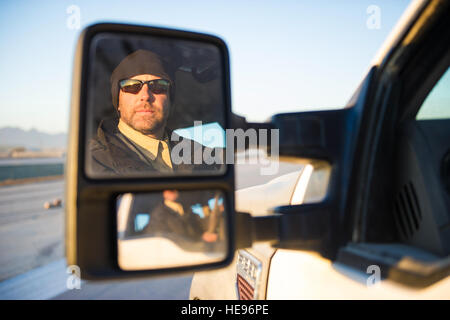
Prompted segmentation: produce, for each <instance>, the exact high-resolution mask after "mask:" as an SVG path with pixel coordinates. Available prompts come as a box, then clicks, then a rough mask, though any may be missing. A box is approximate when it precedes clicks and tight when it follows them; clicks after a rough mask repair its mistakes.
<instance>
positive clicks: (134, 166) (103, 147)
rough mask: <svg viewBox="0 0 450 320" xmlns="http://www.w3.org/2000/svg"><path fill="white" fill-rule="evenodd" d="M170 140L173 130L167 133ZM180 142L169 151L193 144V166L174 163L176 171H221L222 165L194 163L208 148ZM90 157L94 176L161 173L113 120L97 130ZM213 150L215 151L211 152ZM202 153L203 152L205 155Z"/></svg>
mask: <svg viewBox="0 0 450 320" xmlns="http://www.w3.org/2000/svg"><path fill="white" fill-rule="evenodd" d="M166 131H167V134H168V137H169V139H170V137H171V135H172V131H170V130H166ZM178 140H179V141H178V142H177V141H171V140H169V145H170V148H171V149H172V148H173V147H174V146H176V145H177V144H178V143H181V142H183V143H191V150H192V154H191V163H190V164H185V163H181V164H178V165H177V164H174V163H173V170H174V171H175V172H178V173H182V174H191V173H196V172H199V171H209V172H211V171H215V170H220V169H221V167H222V166H223V165H221V164H215V163H214V164H212V165H207V164H206V163H202V164H194V154H195V151H196V150H198V149H199V148H201V150H202V152H203V151H204V150H205V149H207V148H206V147H205V146H203V145H201V144H200V143H197V142H195V141H192V140H189V139H185V138H180V139H178ZM88 149H89V155H88V163H87V167H88V172H89V173H90V174H91V175H94V176H97V175H100V176H103V175H119V176H124V175H127V176H130V175H139V174H142V173H145V172H152V173H155V174H158V171H157V170H156V169H155V168H154V167H153V166H152V165H151V162H150V163H149V161H148V159H147V160H146V159H145V157H144V156H143V155H142V153H141V152H139V150H138V149H137V148H136V147H134V145H133V143H132V142H131V141H130V140H129V139H128V138H126V137H125V136H124V135H122V134H120V132H119V129H118V128H117V122H115V121H113V120H103V121H102V122H101V123H100V125H99V127H98V130H97V136H96V137H95V138H93V139H91V141H90V142H89V147H88ZM209 151H212V149H209ZM215 152H221V150H220V149H218V148H217V149H214V151H212V153H209V154H212V156H214V155H215ZM202 154H203V153H202Z"/></svg>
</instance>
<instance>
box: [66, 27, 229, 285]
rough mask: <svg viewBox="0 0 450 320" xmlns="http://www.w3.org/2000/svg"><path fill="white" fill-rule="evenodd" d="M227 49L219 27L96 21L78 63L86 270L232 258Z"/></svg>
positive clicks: (76, 242)
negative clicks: (215, 32)
mask: <svg viewBox="0 0 450 320" xmlns="http://www.w3.org/2000/svg"><path fill="white" fill-rule="evenodd" d="M230 101H231V99H230V76H229V57H228V50H227V47H226V45H225V43H224V42H223V41H222V40H221V39H219V38H217V37H214V36H210V35H205V34H198V33H191V32H184V31H177V30H169V29H160V28H150V27H143V26H131V25H122V24H97V25H93V26H90V27H88V28H87V29H85V30H84V31H83V33H82V34H81V36H80V39H79V42H78V46H77V52H76V57H75V63H74V74H73V88H72V106H71V124H70V142H69V151H68V157H67V172H66V174H67V183H66V202H67V205H66V257H67V262H68V264H69V265H77V266H79V267H80V269H81V275H82V277H83V278H84V279H111V278H118V277H120V278H123V277H139V276H146V275H151V274H162V273H171V272H183V271H194V270H200V269H205V268H213V267H221V266H225V265H227V264H229V263H230V262H231V261H232V258H233V254H234V250H235V242H234V239H235V235H234V227H233V226H234V215H233V211H234V167H233V164H227V163H226V161H225V157H226V156H227V155H226V152H225V145H224V144H225V140H224V132H225V130H224V129H225V128H230V127H231V124H230V122H231V103H230Z"/></svg>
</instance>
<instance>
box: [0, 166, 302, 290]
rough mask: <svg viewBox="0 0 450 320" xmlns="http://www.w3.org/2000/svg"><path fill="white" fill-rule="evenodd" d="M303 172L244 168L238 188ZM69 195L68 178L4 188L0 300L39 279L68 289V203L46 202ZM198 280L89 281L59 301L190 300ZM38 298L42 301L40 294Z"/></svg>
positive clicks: (1, 195) (0, 220)
mask: <svg viewBox="0 0 450 320" xmlns="http://www.w3.org/2000/svg"><path fill="white" fill-rule="evenodd" d="M299 168H300V166H298V165H291V164H281V165H280V167H279V170H278V171H277V173H276V174H275V175H270V176H265V175H262V174H261V170H260V169H261V168H260V166H259V165H257V164H238V165H237V166H236V187H237V189H241V188H245V187H250V186H253V185H258V184H262V183H265V182H268V181H270V180H271V179H274V178H275V177H277V176H279V175H282V174H284V173H288V172H292V171H294V170H299ZM63 194H64V181H63V180H56V181H47V182H38V183H30V184H25V185H15V186H4V187H0V281H1V282H0V299H1V298H2V292H10V293H11V292H12V291H14V290H15V292H16V294H15V295H11V294H10V295H9V296H8V297H10V298H11V297H12V298H13V299H17V298H19V299H20V298H21V292H24V294H25V293H26V290H29V289H27V288H28V287H26V286H27V285H28V286H29V285H30V284H29V283H30V281H37V283H38V284H39V288H40V290H41V291H45V288H46V285H48V286H49V288H50V287H51V286H53V287H55V284H54V283H50V282H55V281H58V286H59V287H62V286H65V283H62V282H65V280H66V278H67V275H65V274H64V272H65V270H64V267H65V262H64V214H63V210H64V209H63V206H64V202H63V203H62V206H61V207H59V208H51V209H45V208H44V203H45V202H46V201H52V200H54V199H58V198H59V199H63ZM55 270H56V271H55ZM56 273H58V277H57V278H55V277H56V276H55V274H56ZM192 276H193V275H192V274H185V275H182V276H177V277H170V278H152V279H141V280H132V281H114V282H89V281H83V282H82V284H81V290H69V291H66V292H63V293H60V294H57V295H56V296H54V297H53V298H54V299H188V297H189V287H190V284H191V281H192ZM55 279H58V280H55ZM39 281H40V282H39ZM47 282H48V283H47ZM59 282H61V283H59ZM2 284H3V285H4V286H3V287H4V289H3V291H2V290H1V287H2ZM18 286H19V287H20V286H22V289H21V288H18ZM12 289H14V290H12ZM50 291H51V290H50ZM50 291H49V292H50ZM55 292H57V291H55ZM3 294H4V293H3ZM44 296H45V295H44ZM33 297H34V296H33ZM36 297H37V298H38V299H39V295H36ZM3 298H4V297H3ZM47 298H52V297H45V299H47Z"/></svg>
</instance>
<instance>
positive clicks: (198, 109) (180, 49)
mask: <svg viewBox="0 0 450 320" xmlns="http://www.w3.org/2000/svg"><path fill="white" fill-rule="evenodd" d="M89 54H90V59H89V61H90V64H89V67H88V68H89V73H88V74H89V76H88V83H86V86H87V96H86V112H85V120H86V124H87V125H86V130H87V132H86V135H85V137H86V141H85V150H86V152H85V164H86V165H85V172H86V174H87V176H88V177H90V178H94V179H95V178H120V177H143V176H173V175H180V176H182V175H193V174H194V175H202V174H206V175H215V174H217V175H219V174H223V173H224V172H225V168H226V166H225V165H224V162H225V161H224V158H225V154H224V153H225V152H224V150H225V148H224V147H225V134H224V133H225V131H224V128H225V126H226V124H225V114H226V106H225V103H226V102H225V101H224V99H225V96H226V95H225V93H224V92H225V91H224V90H225V85H224V83H225V81H224V79H223V78H224V73H225V72H224V71H223V70H222V68H223V67H224V63H223V59H224V58H223V56H222V52H221V50H220V48H219V47H216V46H215V45H213V44H210V43H206V42H198V41H187V40H180V39H176V38H164V37H155V36H148V35H136V34H112V33H99V34H97V35H96V36H95V37H94V39H93V41H92V45H91V47H90V53H89Z"/></svg>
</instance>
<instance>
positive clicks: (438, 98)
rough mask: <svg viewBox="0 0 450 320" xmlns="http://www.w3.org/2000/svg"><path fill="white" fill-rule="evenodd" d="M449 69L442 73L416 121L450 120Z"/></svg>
mask: <svg viewBox="0 0 450 320" xmlns="http://www.w3.org/2000/svg"><path fill="white" fill-rule="evenodd" d="M449 70H450V69H447V71H446V72H445V73H444V75H443V76H442V78H441V79H440V80H439V82H438V83H437V84H436V85H435V86H434V88H433V90H431V92H430V93H429V94H428V97H427V98H426V99H425V101H424V103H423V104H422V106H421V107H420V110H419V113H418V114H417V116H416V120H432V119H450V71H449Z"/></svg>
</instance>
